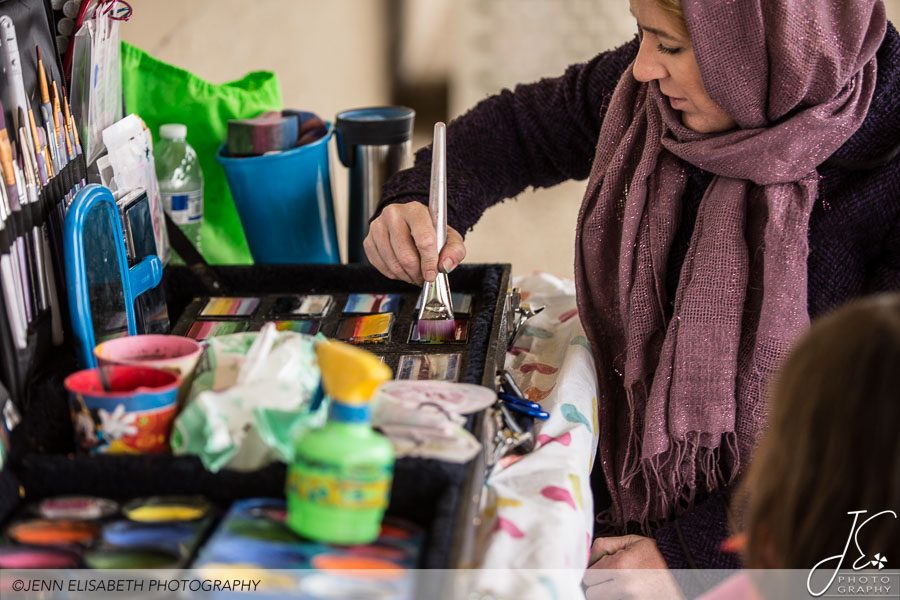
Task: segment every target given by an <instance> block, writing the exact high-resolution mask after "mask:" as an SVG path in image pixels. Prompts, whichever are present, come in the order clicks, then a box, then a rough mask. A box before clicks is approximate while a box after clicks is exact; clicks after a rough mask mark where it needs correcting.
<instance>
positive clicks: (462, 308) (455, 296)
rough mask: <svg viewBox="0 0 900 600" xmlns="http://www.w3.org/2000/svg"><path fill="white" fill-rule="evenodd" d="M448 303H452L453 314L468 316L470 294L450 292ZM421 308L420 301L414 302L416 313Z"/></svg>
mask: <svg viewBox="0 0 900 600" xmlns="http://www.w3.org/2000/svg"><path fill="white" fill-rule="evenodd" d="M450 301H451V302H452V303H453V314H455V315H468V314H471V312H472V294H463V293H460V292H451V293H450ZM421 307H422V299H421V298H419V300H418V301H417V302H416V312H418V311H419V309H420V308H421Z"/></svg>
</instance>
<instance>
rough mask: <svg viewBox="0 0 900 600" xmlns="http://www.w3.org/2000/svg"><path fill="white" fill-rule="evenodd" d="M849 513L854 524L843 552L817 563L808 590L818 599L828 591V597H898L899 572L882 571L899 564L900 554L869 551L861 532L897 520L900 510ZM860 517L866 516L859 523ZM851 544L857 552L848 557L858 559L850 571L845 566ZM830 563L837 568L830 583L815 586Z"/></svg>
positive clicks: (808, 581) (807, 585)
mask: <svg viewBox="0 0 900 600" xmlns="http://www.w3.org/2000/svg"><path fill="white" fill-rule="evenodd" d="M847 514H848V515H850V516H852V517H853V525H852V526H851V527H850V534H849V535H848V536H847V543H846V544H844V551H843V552H842V553H841V554H835V555H834V556H829V557H828V558H826V559H824V560H822V561H819V562H818V563H816V565H815V566H814V567H813V568H812V570H810V572H809V575H808V576H807V578H806V589H807V591H808V592H809V593H810V595H812V596H813V597H815V598H819V597H821V596H824V595H826V594H828V596H845V597H853V596H855V597H866V598H877V597H886V598H896V597H897V596H898V584H900V574H898V573H896V572H883V573H882V570H883V569H885V568H886V567H890V566H891V565H892V564H893V565H896V564H898V563H900V556H894V557H888V556H884V555H883V554H881V552H876V553H875V554H874V555H868V554H866V553H865V552H863V549H862V547H861V546H860V543H859V534H860V532H861V531H862V530H863V529H865V528H866V527H867V526H869V524H870V523H872V522H874V521H877V520H879V519H889V518H894V519H896V518H897V513H896V512H894V511H893V510H883V511H881V512H878V513H875V514H872V515H869V511H867V510H853V511H850V512H848V513H847ZM860 517H864V519H863V520H862V522H860ZM873 526H876V525H873ZM851 543H852V545H853V547H854V548H855V553H856V554H851V555H850V556H849V558H853V557H854V556H855V557H856V559H855V560H854V561H853V564H852V565H851V570H850V571H847V570H846V569H845V568H844V564H845V560H846V559H847V558H848V552H849V551H850V545H851ZM891 559H893V562H892V563H889V561H890V560H891ZM829 564H832V565H833V567H834V571H832V572H831V577H830V579H829V580H828V583H827V584H826V585H825V586H824V587H822V586H820V585H814V584H813V578H814V577H815V575H816V573H817V572H818V571H819V570H820V569H824V568H825V567H826V565H829ZM863 570H865V571H866V572H865V573H862V572H861V571H863ZM873 570H874V572H873ZM835 583H837V585H835ZM828 592H831V593H828Z"/></svg>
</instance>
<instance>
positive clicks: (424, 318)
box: [416, 123, 456, 341]
mask: <svg viewBox="0 0 900 600" xmlns="http://www.w3.org/2000/svg"><path fill="white" fill-rule="evenodd" d="M428 210H429V211H430V212H431V222H432V223H433V224H434V229H435V232H436V236H435V239H436V240H437V244H436V245H437V256H438V258H440V255H441V250H443V249H444V244H446V243H447V126H446V125H444V124H443V123H437V124H435V126H434V143H433V144H432V147H431V190H430V192H429V195H428ZM419 304H420V308H419V317H418V321H417V322H416V328H417V333H418V335H419V338H420V339H423V340H426V339H427V340H434V341H440V340H448V339H451V338H452V337H453V331H454V329H455V327H456V321H455V320H454V318H453V301H452V300H451V296H450V282H449V280H448V279H447V274H446V273H441V272H438V274H437V277H436V278H435V280H434V282H430V281H426V282H425V285H424V286H422V297H421V299H420V302H419Z"/></svg>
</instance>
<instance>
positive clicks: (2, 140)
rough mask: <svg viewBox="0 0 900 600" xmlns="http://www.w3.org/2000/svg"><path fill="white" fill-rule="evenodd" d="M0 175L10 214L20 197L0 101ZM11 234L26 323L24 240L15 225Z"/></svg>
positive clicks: (18, 205)
mask: <svg viewBox="0 0 900 600" xmlns="http://www.w3.org/2000/svg"><path fill="white" fill-rule="evenodd" d="M0 175H2V179H3V184H4V186H5V189H6V197H7V200H8V201H9V209H10V215H12V213H13V212H15V211H18V210H20V209H21V206H22V197H20V196H19V186H18V184H17V179H18V178H17V174H16V167H15V163H14V162H13V156H12V145H11V144H10V142H9V134H8V133H7V131H6V117H5V116H4V108H3V103H2V102H0ZM11 234H12V235H11V237H12V238H13V239H15V243H14V244H12V245H11V246H10V254H11V255H12V258H13V269H14V270H15V272H16V274H17V278H18V280H19V282H20V283H21V286H22V287H21V288H20V289H21V290H22V299H23V302H24V307H25V320H26V323H31V314H32V305H31V302H32V296H31V287H30V285H29V279H28V277H29V271H28V265H27V264H26V258H25V240H24V239H23V238H22V232H20V231H17V229H16V228H15V227H13V228H12V231H11Z"/></svg>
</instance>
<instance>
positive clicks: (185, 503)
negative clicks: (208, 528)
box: [122, 496, 210, 523]
mask: <svg viewBox="0 0 900 600" xmlns="http://www.w3.org/2000/svg"><path fill="white" fill-rule="evenodd" d="M209 510H210V505H209V502H207V501H206V500H205V499H204V498H201V497H198V496H186V497H179V496H154V497H152V498H146V499H142V500H134V501H132V502H129V503H128V504H126V505H125V506H124V507H123V508H122V512H123V513H125V516H126V517H128V518H129V519H131V520H132V521H137V522H139V523H175V522H179V521H196V520H198V519H202V518H203V517H205V516H206V515H207V514H208V513H209Z"/></svg>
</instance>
